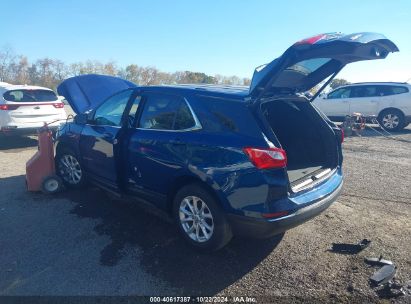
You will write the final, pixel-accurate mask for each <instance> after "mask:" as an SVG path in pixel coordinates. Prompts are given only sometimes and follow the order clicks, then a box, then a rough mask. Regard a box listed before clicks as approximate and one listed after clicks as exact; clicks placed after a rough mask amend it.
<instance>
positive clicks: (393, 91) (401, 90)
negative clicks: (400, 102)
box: [378, 85, 408, 96]
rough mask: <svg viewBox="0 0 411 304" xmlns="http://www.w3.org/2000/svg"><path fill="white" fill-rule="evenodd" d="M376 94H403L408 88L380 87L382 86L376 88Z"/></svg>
mask: <svg viewBox="0 0 411 304" xmlns="http://www.w3.org/2000/svg"><path fill="white" fill-rule="evenodd" d="M378 93H379V95H380V96H390V95H397V94H404V93H408V88H406V87H401V86H389V85H382V86H378Z"/></svg>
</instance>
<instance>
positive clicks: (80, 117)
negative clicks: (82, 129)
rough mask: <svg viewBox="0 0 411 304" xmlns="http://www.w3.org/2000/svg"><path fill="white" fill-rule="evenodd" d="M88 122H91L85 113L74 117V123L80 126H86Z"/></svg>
mask: <svg viewBox="0 0 411 304" xmlns="http://www.w3.org/2000/svg"><path fill="white" fill-rule="evenodd" d="M88 121H89V119H88V115H87V114H83V113H82V114H77V115H76V116H75V117H74V122H75V123H76V124H78V125H85V124H87V123H88Z"/></svg>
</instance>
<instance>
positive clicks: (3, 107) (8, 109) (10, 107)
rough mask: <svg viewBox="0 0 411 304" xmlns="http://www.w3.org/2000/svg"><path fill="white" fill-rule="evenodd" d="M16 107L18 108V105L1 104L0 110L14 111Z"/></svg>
mask: <svg viewBox="0 0 411 304" xmlns="http://www.w3.org/2000/svg"><path fill="white" fill-rule="evenodd" d="M18 107H19V106H18V105H9V104H2V105H0V110H2V111H11V110H16V109H17V108H18Z"/></svg>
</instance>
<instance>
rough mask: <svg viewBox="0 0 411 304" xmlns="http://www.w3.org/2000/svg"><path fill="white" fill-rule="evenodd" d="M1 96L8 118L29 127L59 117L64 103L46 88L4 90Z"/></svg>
mask: <svg viewBox="0 0 411 304" xmlns="http://www.w3.org/2000/svg"><path fill="white" fill-rule="evenodd" d="M3 98H4V100H5V103H6V104H7V107H8V109H9V117H10V120H11V121H12V122H13V123H15V124H23V125H26V126H27V127H30V125H31V124H35V125H38V124H42V123H44V122H46V123H49V122H52V121H54V120H57V119H61V118H62V117H61V111H62V109H63V108H64V104H63V103H62V102H60V101H59V100H58V98H57V96H56V94H55V93H54V92H53V91H51V90H46V89H15V90H9V91H6V92H5V93H4V94H3Z"/></svg>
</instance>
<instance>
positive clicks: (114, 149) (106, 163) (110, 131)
mask: <svg viewBox="0 0 411 304" xmlns="http://www.w3.org/2000/svg"><path fill="white" fill-rule="evenodd" d="M132 94H133V90H132V89H128V90H125V91H122V92H120V93H117V94H115V95H114V96H112V97H110V98H109V99H107V100H106V101H105V102H103V103H102V104H101V105H100V106H99V107H98V108H97V109H96V110H95V111H94V113H93V114H92V118H91V120H90V121H89V123H87V124H86V125H85V126H84V128H83V131H82V133H81V137H80V151H81V155H82V157H83V164H84V167H85V169H86V171H87V173H88V174H89V175H90V177H91V178H93V179H95V180H97V181H98V182H100V183H101V184H104V185H105V186H106V187H108V188H110V189H113V190H116V189H117V188H118V187H119V159H120V153H121V137H122V134H123V133H124V128H126V127H127V119H128V117H127V115H125V114H124V113H125V112H126V111H128V110H127V109H128V108H129V107H128V106H127V105H128V103H129V100H130V97H131V96H132Z"/></svg>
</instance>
